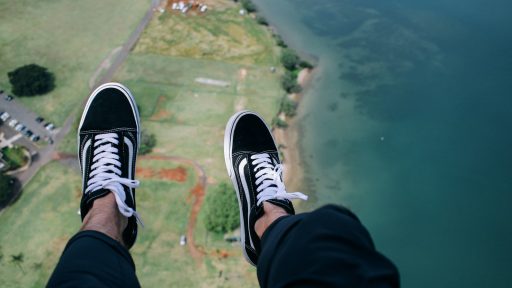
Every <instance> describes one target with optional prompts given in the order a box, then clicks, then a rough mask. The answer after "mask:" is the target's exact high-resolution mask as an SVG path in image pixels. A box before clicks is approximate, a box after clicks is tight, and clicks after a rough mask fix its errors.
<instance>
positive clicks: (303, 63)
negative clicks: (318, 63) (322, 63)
mask: <svg viewBox="0 0 512 288" xmlns="http://www.w3.org/2000/svg"><path fill="white" fill-rule="evenodd" d="M299 66H300V67H301V68H306V69H312V68H313V64H311V63H309V62H308V61H306V60H301V61H300V63H299Z"/></svg>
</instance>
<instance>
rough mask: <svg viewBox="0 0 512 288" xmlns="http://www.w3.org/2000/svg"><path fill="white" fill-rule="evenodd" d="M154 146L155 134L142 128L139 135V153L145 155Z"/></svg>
mask: <svg viewBox="0 0 512 288" xmlns="http://www.w3.org/2000/svg"><path fill="white" fill-rule="evenodd" d="M155 146H156V137H155V134H150V133H148V132H147V131H146V130H142V132H141V135H140V147H139V154H140V155H145V154H148V153H150V152H151V151H152V150H153V148H154V147H155Z"/></svg>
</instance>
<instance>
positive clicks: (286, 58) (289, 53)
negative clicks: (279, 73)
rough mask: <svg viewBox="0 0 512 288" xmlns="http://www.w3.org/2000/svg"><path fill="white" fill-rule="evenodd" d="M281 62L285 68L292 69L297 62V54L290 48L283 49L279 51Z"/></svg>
mask: <svg viewBox="0 0 512 288" xmlns="http://www.w3.org/2000/svg"><path fill="white" fill-rule="evenodd" d="M281 64H283V66H284V68H286V69H287V70H290V71H291V70H294V69H295V67H297V65H298V64H299V56H297V54H296V53H295V52H294V51H293V50H291V49H283V51H282V52H281Z"/></svg>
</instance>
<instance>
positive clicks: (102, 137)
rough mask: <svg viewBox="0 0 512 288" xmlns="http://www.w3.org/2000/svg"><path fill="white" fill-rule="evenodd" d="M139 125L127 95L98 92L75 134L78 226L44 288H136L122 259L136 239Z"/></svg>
mask: <svg viewBox="0 0 512 288" xmlns="http://www.w3.org/2000/svg"><path fill="white" fill-rule="evenodd" d="M139 123H140V120H139V113H138V111H137V106H136V104H135V100H134V98H133V96H132V95H131V93H130V91H129V90H128V89H127V88H126V87H124V86H123V85H121V84H119V83H106V84H103V85H101V86H100V87H98V88H97V89H96V90H94V92H93V93H92V94H91V96H90V97H89V100H88V101H87V104H86V105H85V109H84V112H83V114H82V118H81V120H80V125H79V128H78V159H79V160H80V168H81V172H82V193H83V194H82V200H81V202H80V215H81V217H82V221H83V225H82V227H81V229H80V230H81V231H80V232H78V233H77V234H76V235H75V236H74V237H73V238H71V240H70V241H69V242H68V244H67V245H66V247H65V249H64V252H63V253H62V256H61V258H60V260H59V263H58V264H57V266H56V268H55V270H54V272H53V274H52V276H51V277H50V279H49V281H48V284H47V286H48V287H139V286H140V285H139V282H138V280H137V276H136V275H135V265H134V263H133V260H132V258H131V256H130V254H129V253H128V249H129V248H130V247H132V245H133V244H134V243H135V240H136V238H137V222H140V218H139V216H138V213H137V212H136V211H135V208H136V207H135V188H136V187H138V185H139V182H138V181H137V180H135V179H134V177H135V161H136V158H137V151H138V143H139V140H140V124H139Z"/></svg>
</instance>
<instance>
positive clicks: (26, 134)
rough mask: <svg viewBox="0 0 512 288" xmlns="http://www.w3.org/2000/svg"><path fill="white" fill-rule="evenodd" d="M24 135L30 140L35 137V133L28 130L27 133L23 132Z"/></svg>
mask: <svg viewBox="0 0 512 288" xmlns="http://www.w3.org/2000/svg"><path fill="white" fill-rule="evenodd" d="M23 134H25V136H27V137H28V138H30V137H31V136H32V135H34V132H32V131H30V130H28V129H27V130H26V131H25V132H23Z"/></svg>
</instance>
